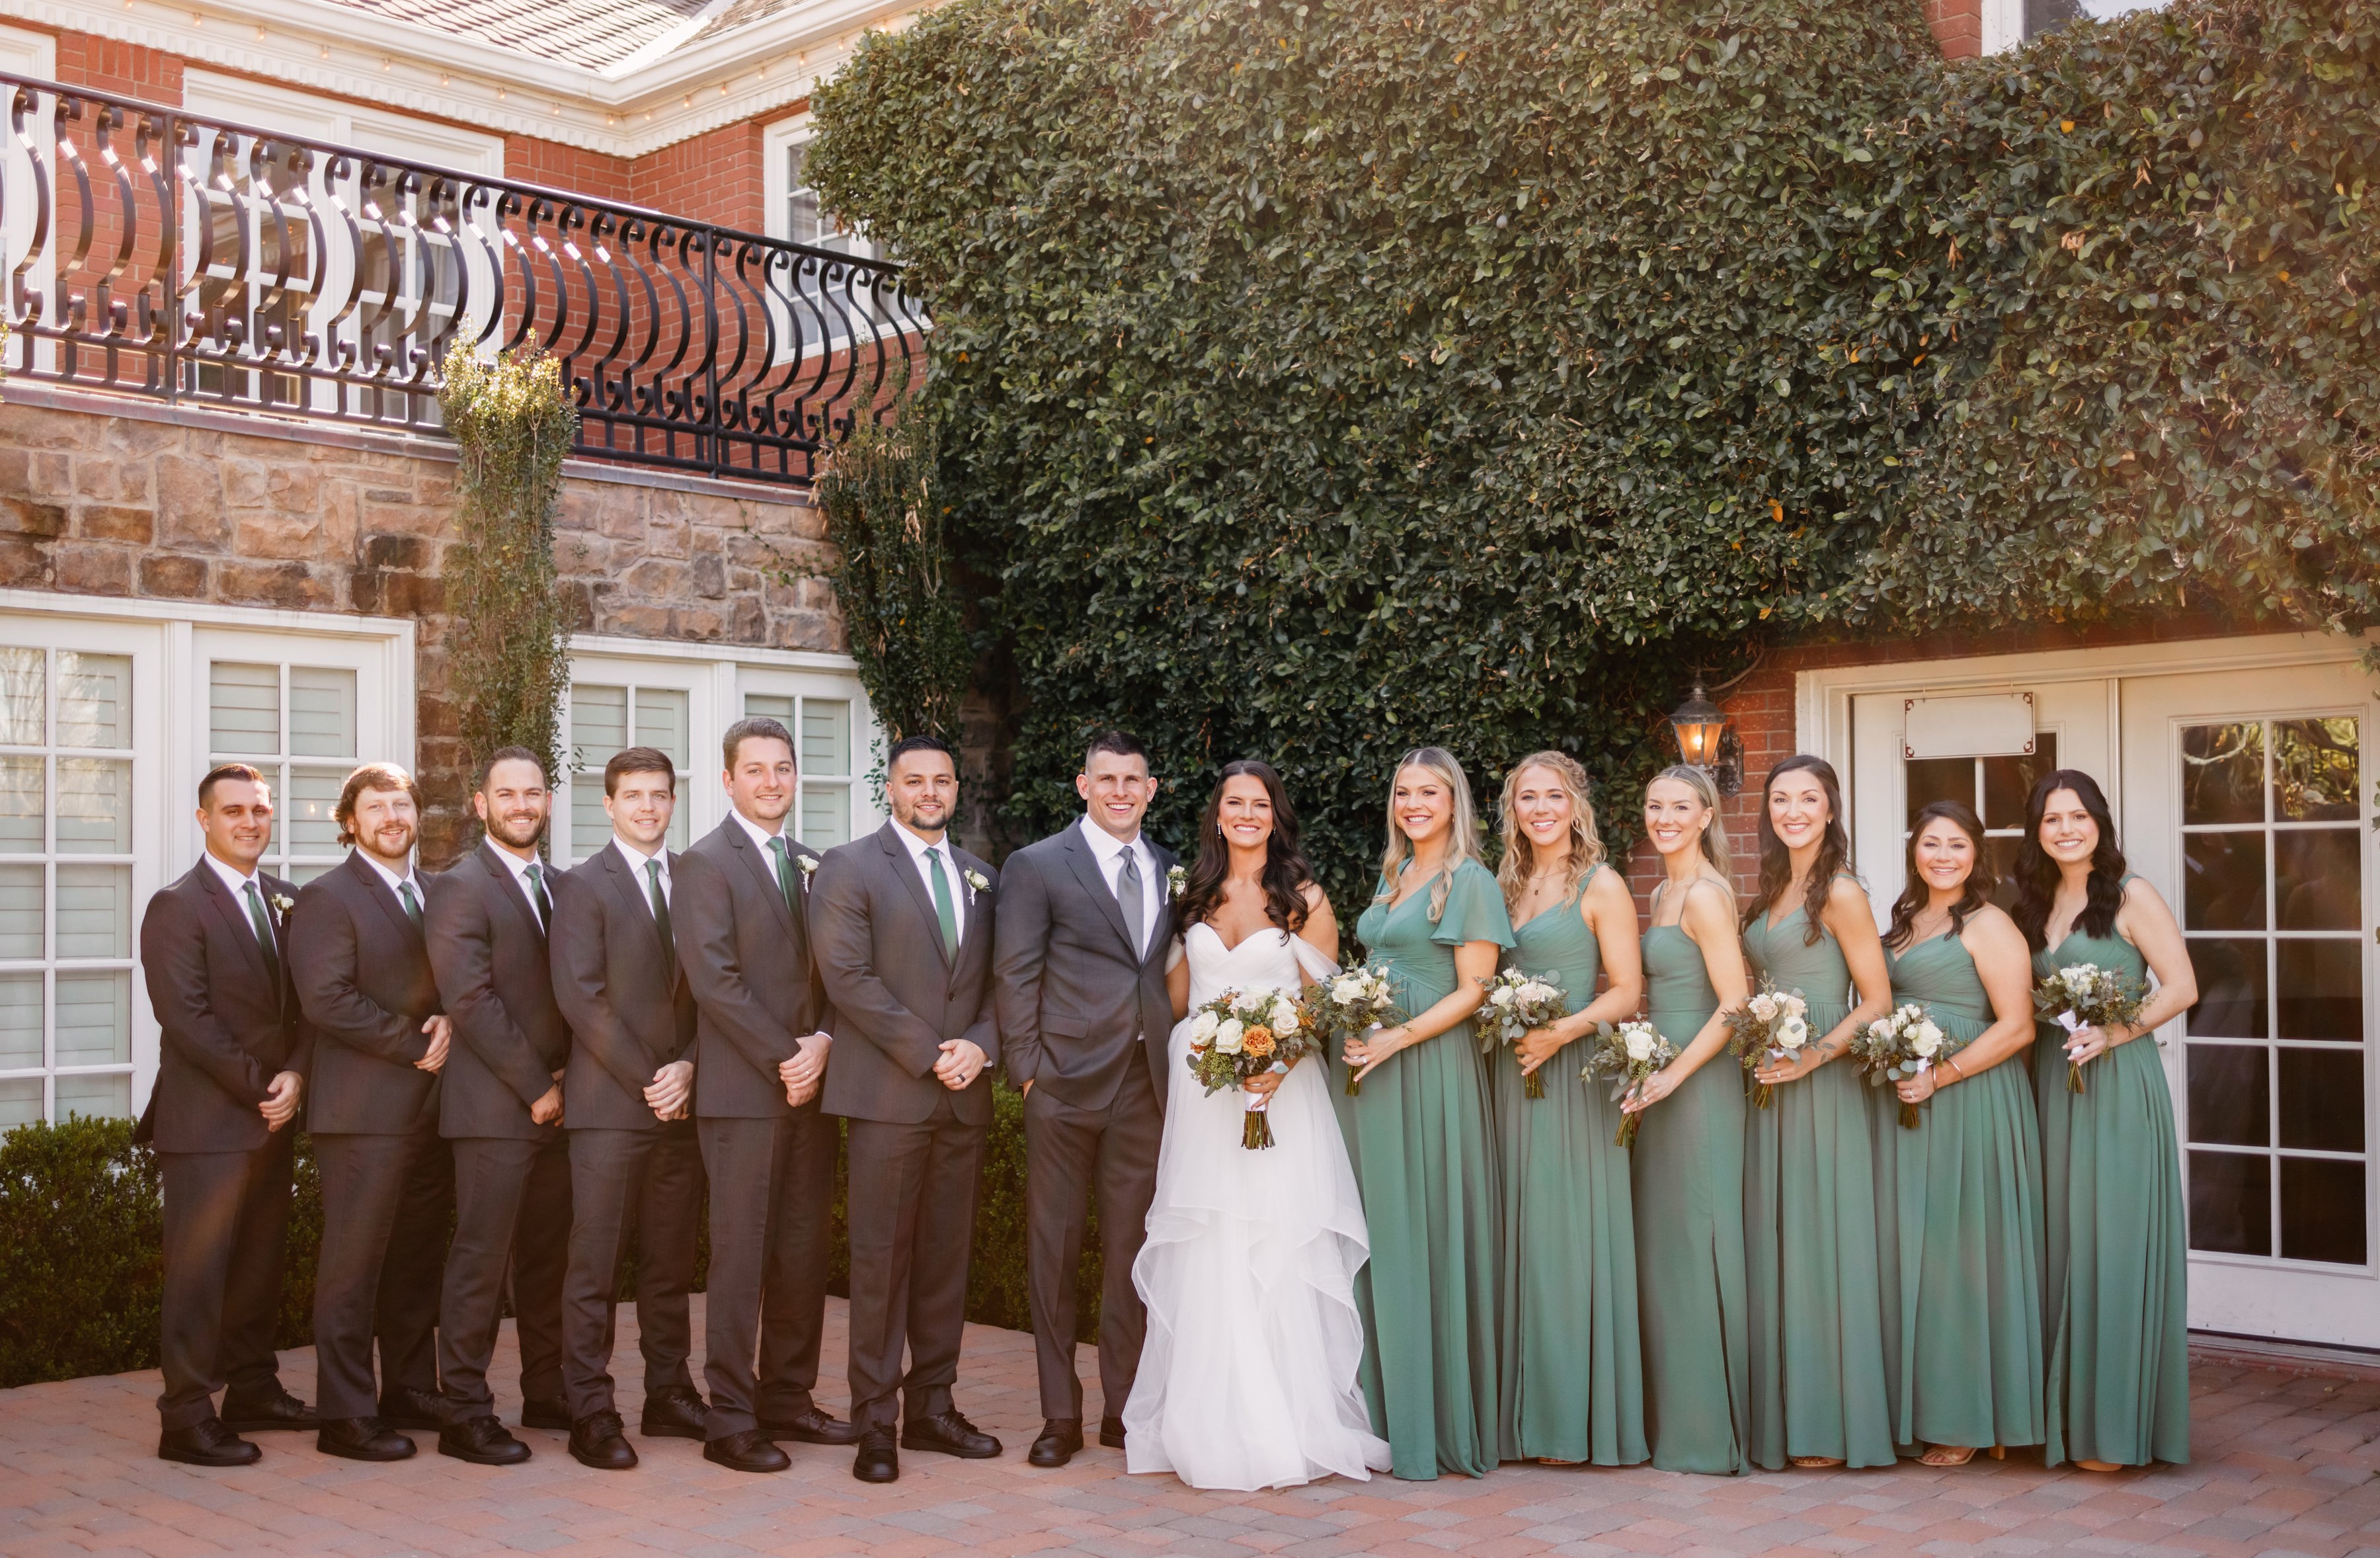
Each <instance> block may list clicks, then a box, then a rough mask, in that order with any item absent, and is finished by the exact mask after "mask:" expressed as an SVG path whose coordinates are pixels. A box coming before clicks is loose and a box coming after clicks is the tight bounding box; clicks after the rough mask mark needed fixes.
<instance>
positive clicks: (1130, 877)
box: [1116, 849, 1145, 954]
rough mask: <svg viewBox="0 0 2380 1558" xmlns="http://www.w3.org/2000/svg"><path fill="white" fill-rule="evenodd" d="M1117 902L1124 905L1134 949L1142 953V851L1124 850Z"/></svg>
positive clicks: (1125, 926) (1125, 917) (1136, 952)
mask: <svg viewBox="0 0 2380 1558" xmlns="http://www.w3.org/2000/svg"><path fill="white" fill-rule="evenodd" d="M1116 902H1117V903H1118V904H1120V905H1122V906H1123V923H1124V930H1125V931H1126V933H1127V934H1129V935H1130V936H1131V938H1132V950H1133V951H1134V952H1135V954H1138V953H1141V952H1143V951H1144V950H1145V949H1144V948H1143V947H1142V946H1141V944H1140V942H1141V936H1142V934H1143V932H1142V931H1141V925H1140V851H1139V850H1137V849H1127V850H1125V851H1124V852H1123V870H1120V871H1118V872H1116Z"/></svg>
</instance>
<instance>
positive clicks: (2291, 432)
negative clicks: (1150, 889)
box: [808, 0, 2380, 909]
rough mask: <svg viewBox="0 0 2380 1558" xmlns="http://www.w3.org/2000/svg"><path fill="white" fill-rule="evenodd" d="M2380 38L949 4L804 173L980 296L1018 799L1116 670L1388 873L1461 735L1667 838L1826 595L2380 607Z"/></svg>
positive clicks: (1336, 1) (1155, 723) (953, 445)
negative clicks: (1976, 37)
mask: <svg viewBox="0 0 2380 1558" xmlns="http://www.w3.org/2000/svg"><path fill="white" fill-rule="evenodd" d="M2375 44H2380V11H2375V9H2374V7H2373V6H2370V5H2368V4H2362V3H2348V4H2322V3H2317V0H2213V3H2207V0H2200V3H2195V4H2193V3H2190V0H2184V3H2183V4H2181V5H2180V6H2176V7H2175V8H2174V9H2173V10H2171V11H2169V12H2167V13H2163V14H2157V15H2151V16H2143V17H2136V18H2131V19H2129V20H2127V21H2125V22H2123V23H2121V24H2119V25H2117V26H2112V27H2100V26H2094V25H2088V24H2081V25H2077V26H2075V27H2074V28H2072V29H2070V30H2069V31H2068V32H2067V33H2065V34H2062V35H2060V36H2059V37H2058V38H2057V39H2055V40H2053V41H2051V42H2048V43H2043V44H2039V45H2035V46H2034V47H2033V48H2031V49H2029V50H2028V51H2026V52H2025V53H2023V54H2022V55H2012V56H2002V57H1999V58H1996V59H1991V60H1985V61H1976V62H1969V63H1964V64H1960V65H1946V64H1945V63H1944V62H1943V61H1942V60H1941V59H1940V58H1939V57H1938V55H1937V51H1936V48H1935V45H1934V43H1933V41H1932V38H1931V37H1930V35H1929V34H1928V32H1927V31H1926V29H1925V25H1924V22H1923V21H1922V19H1921V18H1920V16H1919V13H1918V8H1917V6H1915V4H1914V3H1913V0H1875V3H1873V4H1866V5H1844V4H1840V3H1838V0H1594V3H1588V0H1553V3H1549V4H1548V3H1537V4H1524V3H1522V0H1455V3H1451V4H1436V5H1429V6H1423V5H1418V4H1415V3H1413V0H1152V3H1147V4H1135V5H1118V4H1112V3H1108V0H953V3H952V4H950V5H947V6H942V7H941V8H940V9H938V10H936V11H934V12H932V13H929V15H927V16H925V17H923V18H920V19H919V20H918V22H917V24H916V25H915V26H913V27H911V28H909V29H907V30H904V31H902V32H900V33H898V34H895V35H891V36H884V35H879V36H876V37H872V38H870V39H869V40H868V43H867V45H866V47H865V48H864V49H863V50H862V51H861V53H860V55H859V56H858V58H857V59H856V61H855V62H854V63H853V64H852V65H851V66H850V67H848V68H847V69H846V70H845V71H844V73H843V74H842V75H841V76H840V77H838V78H837V79H836V80H835V82H834V83H832V85H831V86H829V87H828V88H826V89H823V90H822V91H820V95H819V100H818V102H819V111H820V119H821V123H822V125H823V127H824V128H823V133H822V136H821V139H820V141H819V143H818V145H817V147H816V149H815V151H814V152H813V153H812V156H811V160H810V162H809V164H808V167H809V169H810V170H811V172H812V176H814V177H815V179H816V180H817V182H818V184H819V186H820V189H821V191H822V193H823V195H824V197H825V198H826V200H827V201H829V203H831V204H832V206H834V207H835V208H836V209H837V210H839V211H841V212H843V213H846V214H847V215H849V216H851V217H854V218H856V219H857V220H859V221H861V222H863V223H865V224H867V225H868V226H869V227H870V228H871V230H872V231H874V232H875V233H876V234H877V235H878V236H879V237H881V238H883V239H885V240H886V241H888V242H890V243H891V244H892V247H893V248H894V249H895V250H897V251H898V252H899V253H901V254H902V256H903V257H904V259H905V260H906V261H907V262H909V263H910V264H911V265H912V266H913V267H914V271H915V274H916V276H917V281H918V283H919V284H920V285H921V286H923V287H924V288H925V290H926V291H927V292H928V294H929V296H931V297H932V298H934V299H935V320H936V327H935V335H934V349H935V352H936V359H935V372H934V376H933V378H932V380H931V381H930V386H929V400H930V402H931V405H932V406H933V408H934V409H935V411H936V413H937V416H938V418H939V420H940V424H941V434H942V441H943V451H944V454H943V458H942V462H941V473H942V478H943V483H944V486H943V493H944V499H945V501H946V502H947V503H949V504H950V505H952V507H953V511H954V514H955V516H956V519H957V523H958V529H959V534H960V536H961V538H962V544H963V545H964V546H965V547H966V548H968V549H971V550H970V559H971V561H974V562H976V563H979V564H980V565H981V566H983V567H984V569H985V571H986V572H987V573H988V574H990V575H993V576H995V577H998V578H1001V580H1002V590H1001V598H1000V600H999V603H998V605H999V620H1000V625H1001V627H1002V631H1003V633H1004V635H1005V637H1006V638H1007V639H1008V640H1009V641H1010V644H1011V647H1012V648H1013V650H1014V663H1015V665H1016V668H1017V676H1018V679H1019V683H1020V691H1021V693H1022V701H1023V704H1024V712H1023V717H1022V723H1021V729H1020V732H1019V742H1018V753H1017V764H1016V784H1017V789H1016V794H1015V797H1014V809H1015V810H1016V812H1017V814H1018V816H1017V820H1018V821H1019V822H1022V823H1024V824H1026V826H1028V827H1033V826H1041V825H1047V824H1048V823H1050V822H1053V821H1054V820H1055V819H1056V818H1057V817H1059V816H1060V815H1062V814H1063V813H1065V812H1067V811H1070V810H1072V809H1074V807H1075V802H1074V799H1073V797H1072V794H1071V791H1070V788H1069V787H1068V786H1067V785H1066V780H1067V778H1068V776H1070V775H1071V773H1073V772H1074V768H1075V762H1076V761H1077V759H1076V756H1075V753H1076V751H1077V740H1078V738H1079V736H1080V735H1081V734H1082V733H1083V731H1084V730H1085V729H1086V728H1087V727H1089V726H1093V725H1096V724H1103V723H1107V722H1109V721H1123V722H1127V723H1129V724H1132V725H1133V726H1134V727H1135V728H1136V729H1137V730H1138V731H1139V733H1140V734H1141V735H1142V736H1145V737H1147V739H1149V740H1150V742H1151V743H1152V745H1153V746H1154V747H1155V748H1156V749H1157V750H1158V752H1159V753H1160V766H1161V768H1162V769H1163V771H1164V773H1165V774H1166V776H1167V777H1169V778H1172V779H1174V780H1176V781H1177V782H1178V787H1177V788H1175V789H1174V790H1173V791H1172V793H1171V794H1170V796H1168V797H1164V799H1163V810H1164V814H1163V815H1162V816H1161V817H1160V823H1159V831H1160V833H1162V834H1166V835H1167V836H1170V837H1173V838H1177V839H1178V838H1179V837H1181V836H1182V833H1183V824H1184V822H1186V820H1187V818H1188V816H1189V814H1190V812H1191V809H1192V808H1193V807H1194V806H1195V805H1196V802H1197V800H1198V799H1199V798H1201V797H1199V796H1198V794H1196V792H1197V791H1198V790H1199V789H1201V788H1202V787H1203V776H1204V775H1205V774H1206V773H1211V771H1212V769H1213V767H1214V766H1215V765H1216V764H1217V763H1219V762H1220V761H1224V760H1226V759H1229V758H1232V757H1235V756H1241V755H1260V756H1267V757H1270V758H1272V759H1273V760H1274V761H1277V762H1279V763H1281V765H1282V767H1283V768H1284V769H1285V770H1286V771H1287V773H1288V774H1289V776H1290V779H1291V783H1292V788H1293V794H1294V795H1295V797H1296V798H1297V800H1298V802H1299V804H1300V806H1301V808H1302V809H1304V810H1305V813H1306V820H1307V822H1308V823H1309V829H1310V832H1311V833H1312V834H1313V835H1314V836H1313V839H1312V842H1313V844H1314V846H1315V852H1316V854H1317V856H1318V860H1319V861H1320V862H1321V863H1323V864H1324V865H1325V866H1326V868H1327V874H1328V875H1330V877H1331V878H1332V882H1333V885H1334V887H1335V888H1336V889H1337V890H1338V891H1340V892H1341V893H1342V899H1341V902H1342V909H1344V908H1345V907H1347V900H1346V898H1345V897H1344V896H1343V894H1344V892H1345V890H1346V889H1347V888H1348V887H1349V886H1351V885H1354V884H1356V883H1362V884H1363V885H1364V886H1365V887H1366V888H1367V887H1368V882H1365V881H1364V870H1365V862H1366V860H1367V859H1368V858H1372V857H1373V856H1374V855H1375V854H1376V852H1377V850H1378V843H1379V834H1380V833H1381V830H1382V826H1383V821H1382V802H1383V798H1384V794H1385V790H1386V786H1387V780H1388V777H1389V773H1388V770H1389V766H1390V762H1391V761H1392V759H1393V756H1394V754H1395V753H1396V751H1398V750H1399V749H1402V748H1404V747H1406V746H1409V745H1412V744H1414V743H1415V742H1418V741H1423V740H1438V741H1442V742H1444V743H1446V744H1447V745H1449V746H1451V747H1452V748H1453V749H1455V750H1456V751H1457V752H1458V753H1459V754H1461V755H1462V756H1463V757H1464V758H1466V759H1467V760H1468V761H1470V764H1471V768H1472V773H1473V775H1474V779H1475V783H1477V784H1481V785H1485V784H1488V783H1493V782H1494V781H1495V780H1496V779H1498V778H1499V777H1500V771H1501V769H1502V768H1503V766H1504V765H1505V764H1507V763H1508V762H1509V761H1511V760H1512V758H1513V757H1515V756H1517V755H1519V754H1520V753H1522V752H1524V751H1525V750H1527V749H1533V748H1536V747H1538V746H1542V745H1554V746H1560V747H1564V748H1567V749H1571V750H1573V751H1575V752H1577V753H1578V754H1579V756H1580V757H1581V758H1582V759H1583V760H1584V761H1585V762H1586V764H1587V766H1588V768H1589V770H1590V771H1591V772H1593V773H1596V774H1597V776H1598V777H1599V778H1601V779H1602V780H1604V781H1605V782H1606V784H1607V785H1609V784H1610V783H1611V782H1613V781H1620V782H1621V783H1620V785H1619V786H1618V795H1617V796H1615V797H1614V803H1613V804H1611V805H1608V806H1607V807H1606V809H1605V821H1606V824H1607V827H1608V829H1609V831H1611V832H1613V833H1615V834H1619V835H1620V841H1621V842H1625V839H1626V836H1627V834H1629V833H1630V832H1631V831H1633V829H1632V827H1631V822H1632V819H1630V818H1628V817H1627V816H1626V815H1624V813H1626V812H1627V811H1629V810H1630V809H1633V807H1632V803H1633V797H1631V796H1629V795H1628V791H1629V790H1630V789H1632V788H1633V783H1632V781H1633V780H1634V779H1635V778H1637V777H1638V776H1641V775H1642V774H1643V773H1645V771H1646V769H1647V768H1648V767H1649V766H1650V765H1651V764H1653V763H1655V762H1657V761H1659V760H1660V758H1661V756H1662V754H1663V753H1664V751H1665V746H1664V740H1665V737H1664V735H1663V733H1662V732H1661V730H1660V726H1659V718H1658V716H1659V714H1660V712H1662V711H1663V710H1664V709H1665V708H1666V707H1668V705H1669V704H1670V703H1671V702H1672V701H1674V700H1675V698H1676V697H1677V695H1678V693H1679V692H1680V691H1681V690H1682V680H1683V677H1684V676H1685V674H1686V672H1687V670H1688V668H1689V666H1690V665H1691V664H1693V663H1703V664H1707V665H1708V666H1710V667H1711V668H1712V669H1714V670H1717V671H1718V672H1720V673H1721V674H1724V673H1725V672H1726V671H1727V670H1728V669H1730V668H1731V667H1732V666H1733V665H1735V664H1737V663H1741V657H1742V656H1743V653H1745V652H1747V651H1749V650H1750V649H1751V648H1752V647H1754V646H1755V644H1756V643H1757V642H1759V641H1760V640H1761V639H1763V638H1764V637H1765V636H1767V635H1771V634H1775V633H1778V632H1779V631H1793V632H1802V633H1807V632H1811V631H1831V630H1836V629H1838V628H1841V627H1848V626H1853V625H1856V626H1858V627H1862V628H1878V627H1881V628H1888V629H1893V630H1915V631H1920V632H1922V631H1925V630H1929V629H1932V628H1934V627H1939V626H1943V625H1945V624H1947V623H1949V622H1950V621H1953V620H1959V619H1966V620H1970V621H1972V620H1973V619H1976V618H1981V619H1984V620H1985V621H1987V622H2005V621H2007V620H2008V619H2009V617H2010V615H2011V603H2012V602H2018V603H2022V604H2021V605H2019V606H2017V607H2015V608H2014V609H2015V610H2017V611H2022V613H2024V614H2027V615H2031V616H2033V617H2034V618H2051V617H2063V616H2085V615H2105V614H2107V613H2110V612H2115V611H2122V610H2133V611H2137V610H2143V609H2147V608H2150V607H2154V606H2157V605H2161V604H2164V603H2168V602H2172V601H2177V600H2180V598H2181V591H2182V590H2183V589H2184V588H2187V589H2188V590H2190V591H2192V596H2191V599H2192V603H2194V604H2201V605H2209V606H2216V607H2219V608H2225V609H2229V610H2232V611H2234V612H2238V613H2241V614H2243V615H2259V614H2264V613H2268V612H2275V611H2278V612H2286V613H2289V614H2292V615H2294V616H2295V617H2296V618H2297V619H2298V620H2301V621H2307V622H2319V623H2323V624H2325V625H2339V626H2356V625H2360V624H2361V623H2362V622H2364V621H2367V620H2370V619H2371V617H2372V616H2373V615H2374V614H2373V605H2374V600H2373V590H2374V578H2375V573H2380V570H2375V567H2374V564H2375V561H2380V558H2375V556H2374V550H2373V549H2374V545H2375V542H2374V536H2375V533H2380V528H2375V527H2374V523H2373V515H2372V511H2371V505H2372V503H2373V492H2374V483H2373V480H2372V478H2373V476H2374V459H2375V456H2374V444H2373V437H2372V429H2373V423H2374V400H2373V393H2372V392H2373V388H2374V372H2375V368H2374V363H2375V354H2374V352H2373V350H2372V342H2371V336H2370V330H2371V321H2370V309H2369V306H2368V305H2367V304H2366V303H2365V302H2364V301H2363V299H2364V298H2367V297H2368V296H2369V295H2370V292H2371V286H2372V283H2373V282H2374V280H2375V279H2380V278H2374V276H2373V274H2372V271H2373V266H2374V253H2375V246H2374V243H2373V241H2372V237H2371V231H2370V222H2369V219H2368V217H2367V216H2366V214H2365V213H2364V208H2363V200H2364V184H2363V182H2362V180H2363V178H2364V176H2365V175H2366V172H2367V171H2368V169H2367V167H2366V164H2368V162H2369V160H2370V156H2371V152H2370V151H2369V148H2370V147H2371V146H2373V145H2374V144H2375V143H2380V142H2375V141H2374V131H2375V129H2380V115H2375V112H2374V105H2375V86H2374V70H2375V64H2380V46H2375ZM2252 115H2253V117H2251V116H2252ZM2069 119H2071V120H2072V121H2073V123H2074V128H2072V129H2071V130H2068V129H2064V128H2060V127H2061V125H2062V124H2063V123H2064V122H2065V121H2067V120H2069ZM2334 186H2335V187H2336V188H2335V189H2334ZM2078 232H2079V233H2081V234H2082V235H2083V237H2082V238H2081V239H2080V240H2079V243H2078V247H2077V248H2076V249H2075V250H2071V251H2070V250H2067V249H2065V248H2064V247H2062V241H2063V239H2064V238H2065V237H2066V236H2067V235H2069V234H2072V233H2078ZM1953 239H1956V240H1957V248H1956V251H1955V253H1954V252H1953V247H1952V244H1953ZM2285 271H2286V273H2287V274H2286V276H2285V275H2284V274H2283V273H2284V272H2285ZM2152 289H2154V291H2155V294H2156V296H2155V298H2150V297H2149V296H2148V294H2149V293H2150V292H2151V290H2152ZM2127 453H2129V454H2130V455H2131V457H2130V458H2129V459H2127V458H2125V457H2123V456H2125V455H2126V454H2127ZM2177 559H2179V560H2178V561H2177ZM1615 813H1620V814H1621V815H1615ZM1615 824H1616V825H1615Z"/></svg>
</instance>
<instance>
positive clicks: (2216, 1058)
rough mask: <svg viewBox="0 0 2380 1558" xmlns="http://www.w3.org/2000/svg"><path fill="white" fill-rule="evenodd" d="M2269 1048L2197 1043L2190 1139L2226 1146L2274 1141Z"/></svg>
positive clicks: (2191, 1053)
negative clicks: (2268, 1104) (2267, 1072)
mask: <svg viewBox="0 0 2380 1558" xmlns="http://www.w3.org/2000/svg"><path fill="white" fill-rule="evenodd" d="M2189 1074H2190V1139H2191V1140H2192V1141H2203V1142H2209V1143H2219V1144H2221V1145H2223V1146H2227V1147H2264V1146H2267V1145H2269V1144H2270V1138H2271V1134H2272V1124H2271V1120H2270V1117H2269V1114H2268V1111H2267V1107H2266V1097H2267V1095H2266V1092H2265V1052H2264V1051H2263V1050H2262V1049H2257V1048H2253V1047H2251V1046H2249V1045H2245V1044H2192V1045H2191V1046H2190V1051H2189Z"/></svg>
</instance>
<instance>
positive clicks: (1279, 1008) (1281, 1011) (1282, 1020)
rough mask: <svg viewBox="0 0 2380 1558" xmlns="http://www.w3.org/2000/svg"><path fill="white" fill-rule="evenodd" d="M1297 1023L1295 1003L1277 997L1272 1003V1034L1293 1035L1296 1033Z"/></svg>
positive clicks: (1284, 997)
mask: <svg viewBox="0 0 2380 1558" xmlns="http://www.w3.org/2000/svg"><path fill="white" fill-rule="evenodd" d="M1297 1021H1298V1018H1297V1003H1296V1002H1294V1001H1292V1000H1290V999H1289V998H1288V997H1286V996H1281V997H1279V998H1277V999H1276V1000H1275V1001H1274V1002H1273V1004H1272V1027H1273V1031H1274V1032H1276V1033H1294V1032H1296V1031H1297Z"/></svg>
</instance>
